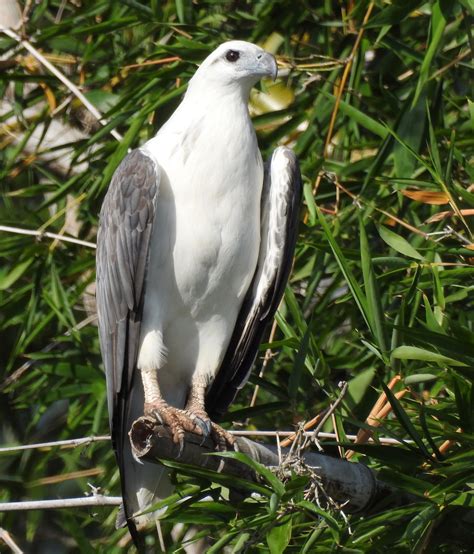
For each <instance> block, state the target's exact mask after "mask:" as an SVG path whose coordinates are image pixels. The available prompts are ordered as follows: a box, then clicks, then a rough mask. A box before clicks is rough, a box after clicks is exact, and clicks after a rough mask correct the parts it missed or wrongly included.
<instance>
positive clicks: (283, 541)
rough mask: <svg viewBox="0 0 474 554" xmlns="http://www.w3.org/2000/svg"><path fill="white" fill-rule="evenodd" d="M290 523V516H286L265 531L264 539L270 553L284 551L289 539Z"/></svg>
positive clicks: (274, 553) (276, 553) (279, 553)
mask: <svg viewBox="0 0 474 554" xmlns="http://www.w3.org/2000/svg"><path fill="white" fill-rule="evenodd" d="M292 525H293V520H292V518H291V517H286V518H284V521H283V522H282V523H277V524H276V525H275V526H274V527H272V528H271V529H270V531H269V532H268V533H267V536H266V540H267V544H268V548H269V549H270V553H271V554H281V553H282V552H285V550H286V547H287V546H288V544H289V542H290V540H291V530H292Z"/></svg>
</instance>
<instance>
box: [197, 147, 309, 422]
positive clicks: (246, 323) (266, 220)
mask: <svg viewBox="0 0 474 554" xmlns="http://www.w3.org/2000/svg"><path fill="white" fill-rule="evenodd" d="M301 193H302V185H301V174H300V169H299V165H298V160H297V159H296V156H295V154H294V153H293V151H292V150H290V149H289V148H286V147H279V148H277V149H276V150H275V151H274V152H273V155H272V157H271V159H270V161H269V162H267V163H266V164H265V175H264V183H263V191H262V209H261V213H262V224H261V245H260V252H259V259H258V264H257V270H256V272H255V276H254V278H253V281H252V284H251V285H250V287H249V290H248V292H247V295H246V297H245V299H244V302H243V304H242V307H241V309H240V312H239V316H238V318H237V322H236V325H235V328H234V332H233V334H232V337H231V339H230V342H229V346H228V347H227V351H226V354H225V356H224V359H223V362H222V364H221V366H220V369H219V371H218V373H217V375H216V378H215V379H214V382H213V384H212V385H211V387H210V389H209V391H208V393H207V396H206V408H207V411H208V413H209V415H210V416H211V418H212V419H219V417H221V416H222V415H224V414H225V412H226V411H227V409H228V407H229V405H230V404H231V402H232V401H233V400H234V398H235V396H236V394H237V392H238V391H239V390H240V389H241V388H242V387H243V386H244V384H245V383H246V382H247V380H248V378H249V375H250V370H251V369H252V365H253V362H254V361H255V358H256V356H257V353H258V347H259V344H260V342H261V340H262V337H263V333H264V332H265V329H266V327H267V325H268V323H269V322H270V321H271V320H272V319H273V317H274V315H275V312H276V310H277V308H278V305H279V304H280V300H281V297H282V296H283V292H284V290H285V285H286V282H287V280H288V277H289V274H290V271H291V267H292V264H293V253H294V249H295V244H296V237H297V232H298V220H299V208H300V203H301Z"/></svg>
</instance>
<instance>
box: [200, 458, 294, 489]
mask: <svg viewBox="0 0 474 554" xmlns="http://www.w3.org/2000/svg"><path fill="white" fill-rule="evenodd" d="M214 455H216V456H220V457H221V458H232V459H233V460H238V461H239V462H242V463H243V464H245V465H247V466H249V467H251V468H252V469H253V470H254V471H255V473H257V474H258V475H260V476H261V477H263V478H264V479H265V481H266V482H267V483H268V484H269V485H270V487H271V488H272V489H273V491H274V492H275V493H276V494H277V495H279V496H283V494H285V485H284V484H283V483H282V482H281V481H280V479H278V477H277V476H276V475H275V474H274V473H272V472H271V471H270V470H269V469H268V468H267V467H265V466H264V465H262V464H259V463H258V462H256V461H255V460H252V458H249V457H248V456H246V455H245V454H243V453H242V452H230V451H227V452H215V453H214V452H213V453H210V454H209V456H214Z"/></svg>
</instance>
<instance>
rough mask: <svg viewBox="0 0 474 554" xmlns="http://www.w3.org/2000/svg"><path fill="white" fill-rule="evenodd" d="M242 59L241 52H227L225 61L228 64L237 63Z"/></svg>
mask: <svg viewBox="0 0 474 554" xmlns="http://www.w3.org/2000/svg"><path fill="white" fill-rule="evenodd" d="M239 58H240V52H238V51H237V50H227V52H226V54H225V59H226V60H227V61H228V62H236V61H237V60H238V59H239Z"/></svg>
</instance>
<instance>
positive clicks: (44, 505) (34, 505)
mask: <svg viewBox="0 0 474 554" xmlns="http://www.w3.org/2000/svg"><path fill="white" fill-rule="evenodd" d="M121 503H122V497H121V496H104V495H102V494H94V495H93V496H85V497H83V498H82V497H79V498H61V499H55V500H24V501H22V502H0V512H18V511H25V510H57V509H58V508H84V507H90V506H119V505H120V504H121Z"/></svg>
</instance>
